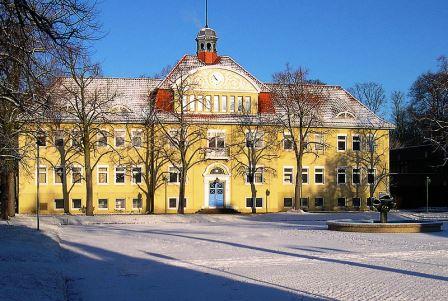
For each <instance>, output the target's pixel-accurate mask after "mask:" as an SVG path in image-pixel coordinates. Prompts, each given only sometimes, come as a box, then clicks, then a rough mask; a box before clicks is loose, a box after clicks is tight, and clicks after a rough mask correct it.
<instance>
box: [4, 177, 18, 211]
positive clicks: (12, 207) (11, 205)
mask: <svg viewBox="0 0 448 301" xmlns="http://www.w3.org/2000/svg"><path fill="white" fill-rule="evenodd" d="M6 185H7V191H6V194H7V198H8V200H7V213H8V216H9V217H13V216H14V215H15V214H16V194H15V191H16V190H15V173H14V171H13V170H9V171H8V174H7V178H6Z"/></svg>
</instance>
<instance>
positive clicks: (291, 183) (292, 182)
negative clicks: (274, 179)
mask: <svg viewBox="0 0 448 301" xmlns="http://www.w3.org/2000/svg"><path fill="white" fill-rule="evenodd" d="M286 168H290V169H291V182H287V181H285V175H286V173H285V169H286ZM283 185H294V166H283Z"/></svg>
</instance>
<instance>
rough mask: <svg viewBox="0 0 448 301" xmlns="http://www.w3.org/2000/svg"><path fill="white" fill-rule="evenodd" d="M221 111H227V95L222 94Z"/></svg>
mask: <svg viewBox="0 0 448 301" xmlns="http://www.w3.org/2000/svg"><path fill="white" fill-rule="evenodd" d="M221 112H227V96H225V95H223V96H221Z"/></svg>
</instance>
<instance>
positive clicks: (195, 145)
mask: <svg viewBox="0 0 448 301" xmlns="http://www.w3.org/2000/svg"><path fill="white" fill-rule="evenodd" d="M168 81H169V86H170V94H171V98H170V100H169V105H168V110H165V111H160V112H158V113H157V114H156V116H157V120H158V124H159V127H160V130H161V132H162V133H163V136H164V137H165V141H166V142H167V143H165V145H164V147H163V153H164V154H163V156H164V157H165V159H166V160H167V161H168V162H169V163H170V164H171V165H173V166H174V167H175V168H176V169H177V171H178V172H179V207H178V212H179V213H181V214H183V213H184V206H185V183H186V180H187V174H188V171H189V170H191V169H192V168H193V167H194V166H196V165H198V164H200V163H202V162H204V161H205V160H206V156H205V153H206V151H207V147H206V142H207V125H206V124H207V115H205V114H204V115H203V117H199V116H193V115H192V114H191V113H190V112H189V107H190V104H192V103H201V105H203V106H204V107H207V106H208V105H209V104H207V103H205V100H204V99H205V97H203V95H200V94H198V91H197V89H196V88H197V87H198V83H197V82H196V81H195V80H194V79H193V78H192V77H189V76H188V72H187V70H184V69H183V67H182V66H178V67H177V70H176V71H175V76H173V77H172V80H171V79H170V78H168ZM198 118H200V119H201V120H200V121H199V122H196V121H195V120H197V119H198Z"/></svg>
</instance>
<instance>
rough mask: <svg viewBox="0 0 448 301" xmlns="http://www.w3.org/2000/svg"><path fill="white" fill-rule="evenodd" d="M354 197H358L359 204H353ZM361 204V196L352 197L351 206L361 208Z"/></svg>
mask: <svg viewBox="0 0 448 301" xmlns="http://www.w3.org/2000/svg"><path fill="white" fill-rule="evenodd" d="M354 199H359V206H355V203H354V201H353V200H354ZM361 206H362V198H361V197H357V196H355V197H352V207H353V208H361Z"/></svg>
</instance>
